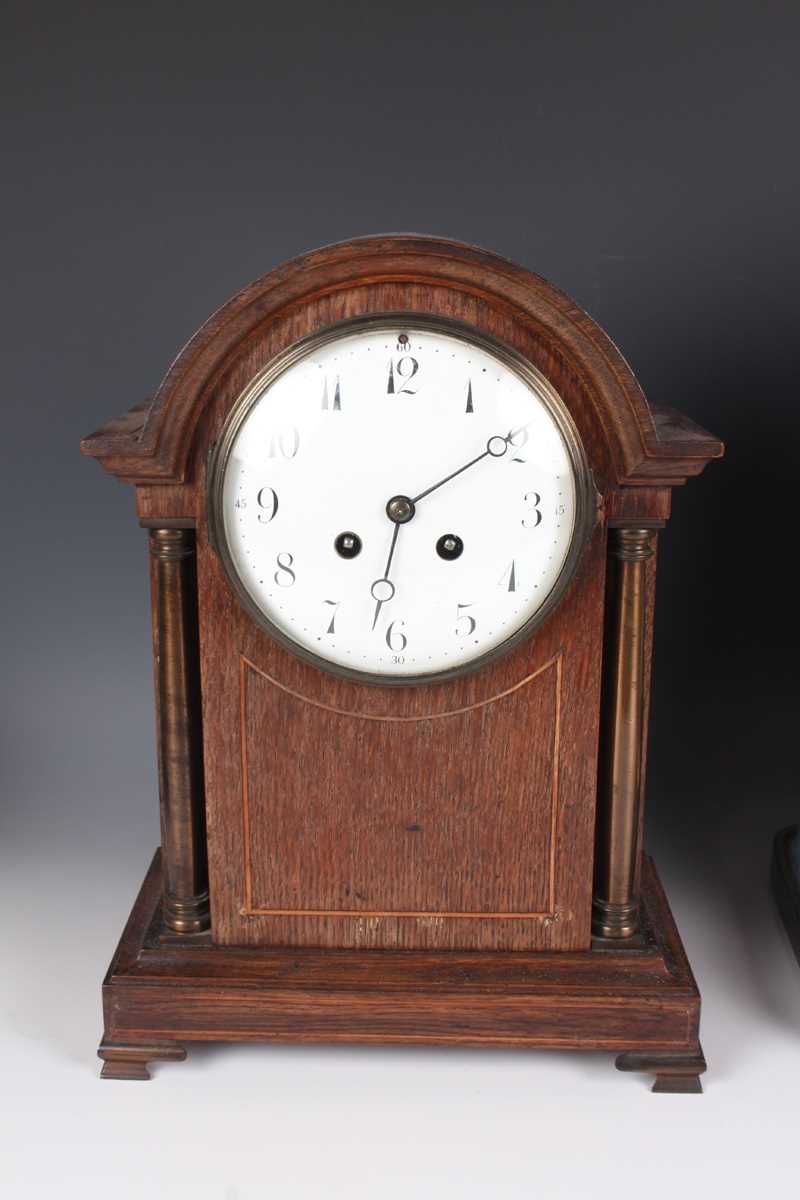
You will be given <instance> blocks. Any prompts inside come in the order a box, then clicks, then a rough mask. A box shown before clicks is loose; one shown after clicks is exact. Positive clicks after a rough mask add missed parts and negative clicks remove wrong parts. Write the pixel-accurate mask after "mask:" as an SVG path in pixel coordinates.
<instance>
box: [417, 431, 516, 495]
mask: <svg viewBox="0 0 800 1200" xmlns="http://www.w3.org/2000/svg"><path fill="white" fill-rule="evenodd" d="M523 429H527V425H521V426H520V427H519V429H511V430H509V432H508V434H507V436H506V437H503V435H502V434H495V436H494V437H490V438H489V440H488V442H487V443H486V449H485V450H484V452H483V454H478V455H477V456H476V457H475V458H471V459H470V460H469V462H468V463H464V465H463V467H459V468H458V470H457V471H451V473H450V474H449V475H445V477H444V479H440V480H439V482H438V483H434V484H432V485H431V486H430V487H429V488H426V489H425V491H424V492H420V493H419V495H418V496H412V498H411V503H412V504H417V503H418V502H419V501H420V500H422V499H424V497H425V496H430V494H431V492H435V491H436V489H437V488H440V487H442V485H443V484H445V483H449V482H450V480H451V479H455V477H456V475H460V474H461V473H462V472H463V471H467V470H468V469H469V468H470V467H474V466H475V463H479V462H480V461H481V459H484V458H488V457H490V456H491V457H492V458H502V457H503V455H504V454H505V452H506V450H507V449H508V447H509V446H510V445H511V442H512V439H513V438H515V437H516V436H517V434H518V433H522V430H523Z"/></svg>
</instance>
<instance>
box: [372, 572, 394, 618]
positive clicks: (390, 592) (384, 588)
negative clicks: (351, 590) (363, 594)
mask: <svg viewBox="0 0 800 1200" xmlns="http://www.w3.org/2000/svg"><path fill="white" fill-rule="evenodd" d="M370 592H371V593H372V599H373V600H374V601H375V616H374V617H373V618H372V628H373V629H374V628H375V626H376V625H377V624H378V617H379V616H380V615H381V609H382V608H383V606H384V604H386V602H387V600H391V598H392V596H394V584H393V583H392V581H391V579H385V578H383V579H376V580H375V582H374V583H373V585H372V587H371V588H370Z"/></svg>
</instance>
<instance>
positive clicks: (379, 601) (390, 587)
mask: <svg viewBox="0 0 800 1200" xmlns="http://www.w3.org/2000/svg"><path fill="white" fill-rule="evenodd" d="M399 532H400V526H399V525H395V527H394V533H393V534H392V544H391V546H390V547H389V557H388V558H387V560H386V570H385V571H384V572H383V575H382V576H381V578H380V579H376V580H375V582H374V583H373V584H372V587H371V588H370V592H371V593H372V598H373V600H374V601H375V616H374V618H373V621H372V628H373V629H374V628H375V626H376V625H377V624H378V617H379V616H380V613H381V609H382V608H383V606H384V604H385V603H386V602H387V600H391V598H392V596H393V595H394V584H393V583H392V581H391V580H390V578H389V571H390V570H391V569H392V559H393V558H394V548H395V546H396V545H397V535H398V534H399ZM379 584H385V585H386V586H385V587H384V588H381V589H380V590H381V591H384V592H387V593H388V594H387V595H385V596H383V597H381V596H380V595H377V596H376V595H375V589H376V587H378V585H379Z"/></svg>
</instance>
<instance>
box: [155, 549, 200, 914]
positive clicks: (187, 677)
mask: <svg viewBox="0 0 800 1200" xmlns="http://www.w3.org/2000/svg"><path fill="white" fill-rule="evenodd" d="M150 554H151V556H152V557H151V583H152V594H153V650H154V667H155V684H156V711H157V733H158V782H159V796H160V800H161V861H162V870H163V877H164V908H163V915H164V924H165V925H166V927H167V928H168V929H170V930H173V931H174V932H176V933H198V932H200V931H201V930H203V929H207V928H208V926H209V908H208V861H207V856H206V834H205V800H204V791H203V742H202V724H201V712H200V664H199V638H198V628H197V573H196V565H195V533H194V530H193V529H151V530H150Z"/></svg>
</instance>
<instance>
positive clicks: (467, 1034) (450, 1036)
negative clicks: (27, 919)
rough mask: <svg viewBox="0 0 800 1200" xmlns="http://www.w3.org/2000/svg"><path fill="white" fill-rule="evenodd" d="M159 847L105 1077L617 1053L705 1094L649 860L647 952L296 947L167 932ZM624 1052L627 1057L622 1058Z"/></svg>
mask: <svg viewBox="0 0 800 1200" xmlns="http://www.w3.org/2000/svg"><path fill="white" fill-rule="evenodd" d="M160 897H161V865H160V852H157V853H156V855H155V857H154V859H153V862H152V865H151V867H150V870H149V871H148V873H147V876H146V878H145V881H144V883H143V885H142V889H141V891H140V893H139V896H138V899H137V900H136V904H135V905H134V908H133V911H132V913H131V915H130V918H129V920H128V924H127V926H126V929H125V932H124V933H123V935H122V940H121V941H120V944H119V946H118V948H117V952H116V954H115V955H114V958H113V960H112V963H111V966H110V967H109V970H108V974H107V975H106V978H105V981H104V984H103V1010H104V1017H105V1035H104V1038H103V1042H102V1044H101V1047H100V1050H99V1052H98V1053H99V1054H100V1057H101V1058H103V1059H104V1062H105V1065H104V1067H103V1071H102V1074H103V1077H104V1078H113V1079H147V1078H148V1073H147V1063H148V1062H151V1061H156V1060H159V1059H181V1058H183V1057H185V1049H184V1043H186V1042H192V1041H219V1042H240V1041H255V1042H294V1041H297V1042H362V1043H364V1042H368V1043H369V1042H372V1043H389V1042H394V1043H398V1042H399V1043H417V1044H425V1045H454V1044H455V1045H463V1046H516V1047H520V1048H536V1047H540V1048H547V1049H554V1048H560V1049H568V1050H607V1051H608V1050H613V1051H617V1052H618V1053H619V1057H618V1059H617V1066H618V1067H619V1068H620V1069H621V1070H635V1071H645V1072H649V1073H652V1074H654V1075H655V1076H656V1083H655V1086H654V1088H653V1090H654V1091H700V1090H701V1088H700V1082H699V1075H700V1073H701V1072H702V1071H703V1070H704V1069H705V1062H704V1060H703V1056H702V1051H701V1049H700V1043H699V1041H698V1026H699V1019H700V995H699V992H698V990H697V985H696V984H695V981H694V979H693V977H692V973H691V969H690V967H689V963H688V961H687V959H686V955H685V953H684V950H683V946H682V945H681V941H680V938H679V936H678V931H677V929H676V928H675V923H674V921H673V919H672V915H671V913H670V911H669V907H668V905H667V902H666V898H665V896H664V893H663V891H662V888H661V884H660V882H659V880H658V876H657V875H656V871H655V868H654V866H653V864H652V862H651V861H650V860H647V862H646V863H645V869H644V873H643V883H642V900H643V911H644V923H643V933H642V936H641V938H639V939H637V943H636V945H631V946H630V947H624V948H619V947H617V946H613V945H609V942H608V941H603V942H602V943H598V944H596V945H595V946H593V948H592V949H590V950H586V951H580V952H569V953H538V954H533V953H492V952H487V951H483V952H469V953H465V952H461V951H447V952H432V951H414V950H403V951H392V950H309V949H302V950H296V949H295V950H292V949H270V948H265V947H262V948H238V947H230V946H215V945H213V944H212V942H211V939H210V936H209V935H208V934H200V935H193V936H188V937H185V938H179V937H176V935H174V934H172V935H169V936H168V937H162V934H161V907H160ZM621 1052H626V1053H621Z"/></svg>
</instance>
